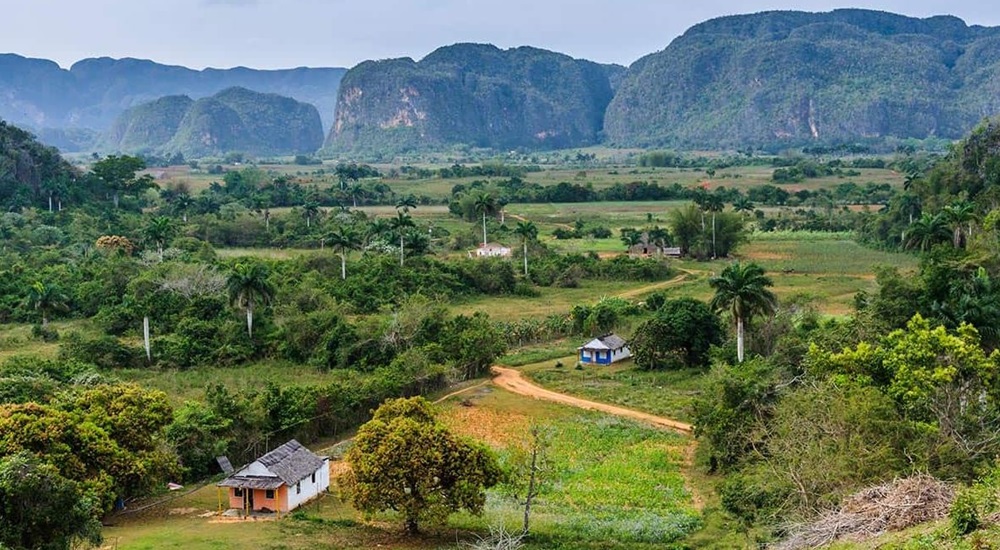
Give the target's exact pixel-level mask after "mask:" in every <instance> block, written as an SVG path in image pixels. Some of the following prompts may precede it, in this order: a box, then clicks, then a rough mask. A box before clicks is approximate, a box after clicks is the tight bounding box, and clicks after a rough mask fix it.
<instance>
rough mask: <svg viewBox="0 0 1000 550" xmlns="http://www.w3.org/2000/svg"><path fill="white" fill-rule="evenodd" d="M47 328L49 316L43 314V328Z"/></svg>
mask: <svg viewBox="0 0 1000 550" xmlns="http://www.w3.org/2000/svg"><path fill="white" fill-rule="evenodd" d="M47 326H49V316H48V315H46V314H44V313H43V314H42V328H45V327H47Z"/></svg>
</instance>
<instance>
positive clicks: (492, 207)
mask: <svg viewBox="0 0 1000 550" xmlns="http://www.w3.org/2000/svg"><path fill="white" fill-rule="evenodd" d="M474 206H475V209H476V212H477V213H478V214H481V215H482V217H483V246H486V244H487V243H488V242H489V241H487V240H486V216H487V215H493V213H494V212H496V208H497V200H496V198H495V197H494V196H493V195H491V194H489V193H482V194H479V195H477V196H476V199H475V203H474Z"/></svg>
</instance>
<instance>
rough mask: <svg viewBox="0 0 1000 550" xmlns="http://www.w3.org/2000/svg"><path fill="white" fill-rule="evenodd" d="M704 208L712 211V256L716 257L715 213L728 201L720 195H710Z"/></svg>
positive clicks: (720, 210) (722, 208)
mask: <svg viewBox="0 0 1000 550" xmlns="http://www.w3.org/2000/svg"><path fill="white" fill-rule="evenodd" d="M704 208H705V210H708V211H709V212H711V213H712V258H715V257H716V253H715V214H716V213H718V212H722V211H723V210H724V209H725V208H726V202H725V201H723V200H722V197H720V196H719V195H708V197H707V198H706V199H705V207H704Z"/></svg>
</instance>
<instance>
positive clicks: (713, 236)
mask: <svg viewBox="0 0 1000 550" xmlns="http://www.w3.org/2000/svg"><path fill="white" fill-rule="evenodd" d="M717 257H718V254H716V253H715V212H714V211H713V212H712V259H713V260H714V259H715V258H717Z"/></svg>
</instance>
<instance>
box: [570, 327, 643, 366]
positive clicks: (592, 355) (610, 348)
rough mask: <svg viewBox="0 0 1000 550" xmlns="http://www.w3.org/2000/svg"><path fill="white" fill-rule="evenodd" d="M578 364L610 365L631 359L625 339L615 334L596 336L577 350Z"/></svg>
mask: <svg viewBox="0 0 1000 550" xmlns="http://www.w3.org/2000/svg"><path fill="white" fill-rule="evenodd" d="M577 351H578V352H579V353H580V362H581V363H589V364H594V365H610V364H611V363H617V362H618V361H621V360H622V359H628V358H629V357H632V352H631V351H629V349H628V345H627V344H626V342H625V339H624V338H622V337H621V336H618V335H617V334H605V335H604V336H598V337H597V338H594V339H593V340H591V341H589V342H587V343H586V344H584V345H582V346H580V347H579V348H577Z"/></svg>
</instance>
